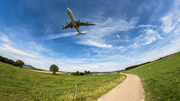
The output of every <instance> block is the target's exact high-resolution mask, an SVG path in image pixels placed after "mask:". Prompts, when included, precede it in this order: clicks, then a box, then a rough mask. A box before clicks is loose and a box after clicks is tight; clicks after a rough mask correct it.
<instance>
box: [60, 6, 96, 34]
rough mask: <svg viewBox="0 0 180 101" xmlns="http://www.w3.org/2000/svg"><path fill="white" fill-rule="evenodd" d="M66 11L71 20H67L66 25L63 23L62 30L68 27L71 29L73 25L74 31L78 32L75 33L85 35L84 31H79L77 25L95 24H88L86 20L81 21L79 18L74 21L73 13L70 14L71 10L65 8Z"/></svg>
mask: <svg viewBox="0 0 180 101" xmlns="http://www.w3.org/2000/svg"><path fill="white" fill-rule="evenodd" d="M67 13H68V15H69V17H70V19H71V22H70V23H68V22H67V25H66V26H64V25H63V28H62V30H63V29H67V28H70V27H71V29H72V28H73V27H74V28H75V29H76V31H77V32H78V34H76V35H85V34H86V33H81V31H80V30H79V26H89V25H95V24H90V23H89V22H87V23H85V22H81V21H80V20H79V21H76V20H75V18H74V16H73V14H72V11H71V10H70V9H69V8H67Z"/></svg>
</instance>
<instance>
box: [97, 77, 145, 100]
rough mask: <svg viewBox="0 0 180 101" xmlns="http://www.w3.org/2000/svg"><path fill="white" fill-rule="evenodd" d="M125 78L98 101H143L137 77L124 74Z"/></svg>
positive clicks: (142, 93)
mask: <svg viewBox="0 0 180 101" xmlns="http://www.w3.org/2000/svg"><path fill="white" fill-rule="evenodd" d="M125 75H126V76H127V78H126V79H125V80H124V81H123V82H122V83H121V84H119V85H118V86H117V87H116V88H114V89H113V90H111V91H110V92H108V93H107V94H105V95H104V96H102V97H101V98H99V99H98V101H144V89H143V86H142V83H141V80H140V79H139V77H138V76H136V75H132V74H125Z"/></svg>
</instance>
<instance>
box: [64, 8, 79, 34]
mask: <svg viewBox="0 0 180 101" xmlns="http://www.w3.org/2000/svg"><path fill="white" fill-rule="evenodd" d="M67 13H68V15H69V17H70V19H71V22H72V25H73V27H74V28H75V29H76V31H77V32H78V33H79V34H80V33H81V32H80V30H79V28H78V26H77V24H76V22H75V21H76V20H75V18H74V16H73V14H72V12H71V10H70V9H69V8H67Z"/></svg>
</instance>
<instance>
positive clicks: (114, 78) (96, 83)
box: [0, 62, 125, 101]
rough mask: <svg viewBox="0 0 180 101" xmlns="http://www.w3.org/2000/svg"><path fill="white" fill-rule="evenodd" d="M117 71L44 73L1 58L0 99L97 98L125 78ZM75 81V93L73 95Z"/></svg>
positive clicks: (71, 99) (74, 100) (60, 100)
mask: <svg viewBox="0 0 180 101" xmlns="http://www.w3.org/2000/svg"><path fill="white" fill-rule="evenodd" d="M119 75H120V74H118V73H107V74H103V75H94V76H69V75H67V74H58V75H52V74H45V73H38V72H33V71H29V69H23V68H22V69H21V68H19V67H14V66H11V65H8V64H5V63H1V62H0V100H3V101H8V100H16V101H19V100H20V101H21V100H23V101H29V100H58V101H63V100H64V101H79V100H87V101H89V100H96V99H98V98H99V97H101V96H102V95H104V94H105V93H107V92H108V91H109V90H111V89H112V88H114V87H115V86H117V85H118V84H119V83H120V82H122V81H123V80H124V79H125V76H123V75H120V77H121V80H120V79H119ZM75 84H77V88H78V89H77V96H76V97H75Z"/></svg>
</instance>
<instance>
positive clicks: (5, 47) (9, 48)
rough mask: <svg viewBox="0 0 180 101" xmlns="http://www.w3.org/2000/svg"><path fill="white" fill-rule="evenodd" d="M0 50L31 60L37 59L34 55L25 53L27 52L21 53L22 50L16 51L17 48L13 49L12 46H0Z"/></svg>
mask: <svg viewBox="0 0 180 101" xmlns="http://www.w3.org/2000/svg"><path fill="white" fill-rule="evenodd" d="M0 49H2V50H4V51H8V52H10V53H15V54H20V55H23V56H28V57H33V58H35V57H37V56H35V55H32V54H29V53H27V52H24V51H22V50H19V49H17V48H14V47H12V46H9V45H7V44H2V45H1V46H0Z"/></svg>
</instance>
